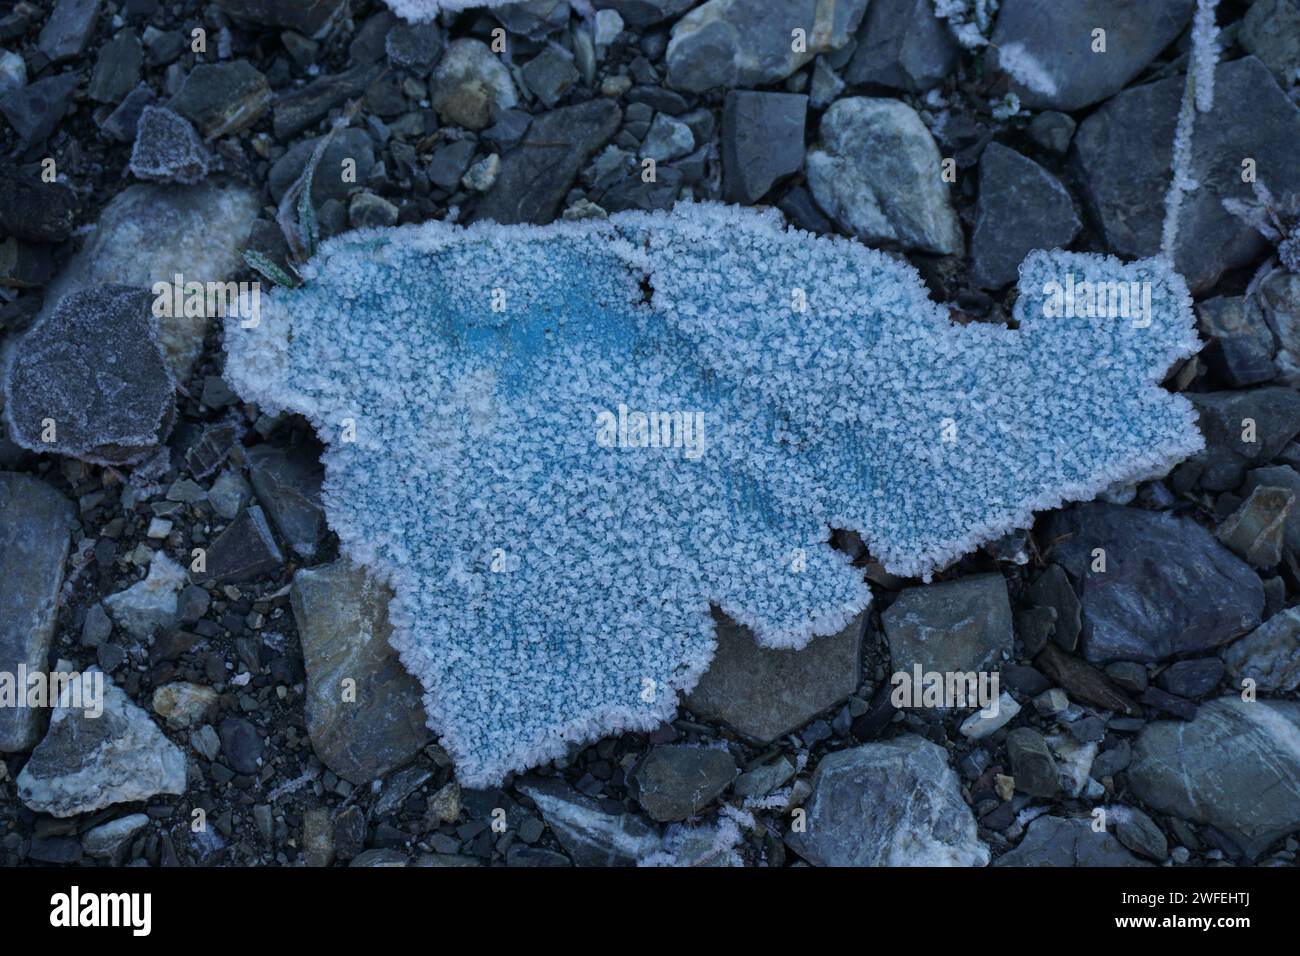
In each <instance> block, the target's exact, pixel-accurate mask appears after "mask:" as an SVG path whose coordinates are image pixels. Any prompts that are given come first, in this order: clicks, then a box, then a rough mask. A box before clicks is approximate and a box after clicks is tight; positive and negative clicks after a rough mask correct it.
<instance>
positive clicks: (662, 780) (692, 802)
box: [632, 745, 736, 822]
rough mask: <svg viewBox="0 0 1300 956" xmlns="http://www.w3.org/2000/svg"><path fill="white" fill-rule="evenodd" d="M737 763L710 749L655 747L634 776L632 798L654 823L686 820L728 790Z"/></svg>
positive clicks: (727, 756)
mask: <svg viewBox="0 0 1300 956" xmlns="http://www.w3.org/2000/svg"><path fill="white" fill-rule="evenodd" d="M735 777H736V761H735V760H733V759H732V757H731V754H729V753H727V751H725V750H721V749H715V748H711V747H691V746H686V745H664V746H659V747H655V748H654V749H652V750H651V751H650V752H649V753H648V754H646V755H645V758H644V759H643V760H642V761H641V763H640V764H639V765H638V766H637V768H636V769H635V770H634V771H633V773H632V782H633V795H634V796H635V797H636V799H637V801H638V802H639V803H640V804H641V807H642V809H644V810H645V812H646V813H647V814H649V816H650V818H651V819H652V820H658V821H660V822H667V821H670V820H687V819H689V818H691V817H694V816H698V815H699V814H700V812H701V811H703V810H704V809H705V808H706V807H708V806H709V805H710V804H712V803H713V801H714V800H716V799H717V798H718V796H719V795H720V794H721V793H722V791H723V790H725V789H727V786H728V785H729V784H730V783H731V781H732V780H734V779H735Z"/></svg>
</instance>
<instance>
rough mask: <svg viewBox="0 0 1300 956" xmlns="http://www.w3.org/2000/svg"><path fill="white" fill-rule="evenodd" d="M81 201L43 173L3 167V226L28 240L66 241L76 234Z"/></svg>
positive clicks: (0, 204)
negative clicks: (73, 229)
mask: <svg viewBox="0 0 1300 956" xmlns="http://www.w3.org/2000/svg"><path fill="white" fill-rule="evenodd" d="M79 205H80V204H79V203H78V201H77V196H76V193H74V192H73V191H72V190H71V189H70V188H68V186H67V185H66V184H64V183H60V182H53V183H47V182H45V181H44V180H43V179H42V178H41V176H40V174H39V172H37V171H36V170H35V168H33V169H20V168H18V167H16V166H7V165H6V166H3V167H0V228H3V229H4V231H5V232H7V233H9V235H11V236H16V237H17V238H19V239H23V240H26V241H27V242H62V241H63V240H64V239H67V238H68V236H70V235H72V227H73V224H74V223H75V222H76V218H77V208H78V206H79Z"/></svg>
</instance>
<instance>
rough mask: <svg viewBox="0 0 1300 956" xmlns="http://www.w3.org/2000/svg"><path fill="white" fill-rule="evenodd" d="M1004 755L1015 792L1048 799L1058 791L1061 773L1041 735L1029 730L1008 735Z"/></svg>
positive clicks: (1018, 730)
mask: <svg viewBox="0 0 1300 956" xmlns="http://www.w3.org/2000/svg"><path fill="white" fill-rule="evenodd" d="M1007 756H1008V757H1009V758H1010V760H1011V772H1012V773H1013V774H1014V775H1015V778H1016V789H1017V790H1019V791H1021V792H1022V793H1027V794H1029V795H1030V796H1031V797H1042V798H1043V799H1046V800H1050V799H1052V798H1053V797H1055V796H1056V795H1057V794H1058V793H1060V791H1061V771H1060V770H1059V769H1058V768H1057V766H1056V758H1054V757H1053V756H1052V752H1051V751H1050V750H1048V749H1047V741H1045V740H1044V739H1043V735H1042V734H1040V733H1039V732H1038V731H1036V730H1034V729H1032V728H1030V727H1017V728H1016V729H1015V730H1013V731H1011V733H1009V734H1007Z"/></svg>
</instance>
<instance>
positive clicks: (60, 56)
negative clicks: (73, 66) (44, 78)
mask: <svg viewBox="0 0 1300 956" xmlns="http://www.w3.org/2000/svg"><path fill="white" fill-rule="evenodd" d="M99 7H100V0H57V2H56V3H55V5H54V11H53V12H52V13H51V14H50V18H49V19H48V20H46V21H45V26H44V27H42V28H41V35H40V36H39V37H38V38H37V40H36V45H37V47H38V48H39V49H40V51H41V52H42V53H44V54H45V55H46V56H47V57H49V58H50V61H51V62H52V63H62V62H63V61H64V60H72V59H75V58H76V57H79V56H81V54H82V53H84V52H85V50H86V44H87V43H89V42H90V37H91V34H93V33H94V32H95V21H96V20H97V19H98V18H99Z"/></svg>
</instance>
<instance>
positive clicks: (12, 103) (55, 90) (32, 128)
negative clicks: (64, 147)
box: [0, 73, 78, 146]
mask: <svg viewBox="0 0 1300 956" xmlns="http://www.w3.org/2000/svg"><path fill="white" fill-rule="evenodd" d="M77 84H78V79H77V74H76V73H59V74H57V75H55V76H47V77H44V78H42V79H39V80H37V81H36V82H34V83H29V84H28V85H27V86H23V87H17V88H15V89H10V90H7V91H5V92H4V93H0V113H4V115H5V119H7V120H8V121H9V125H10V126H12V127H13V128H14V132H16V133H17V134H18V135H19V137H20V138H21V139H22V141H23V144H24V145H29V146H34V145H36V144H37V143H40V142H43V141H44V140H45V139H46V137H48V136H49V135H50V134H51V133H52V132H54V127H56V126H57V125H58V124H59V121H60V120H62V119H63V115H64V114H65V113H66V112H67V111H68V106H69V104H71V102H72V94H73V93H74V92H75V91H76V89H77Z"/></svg>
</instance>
